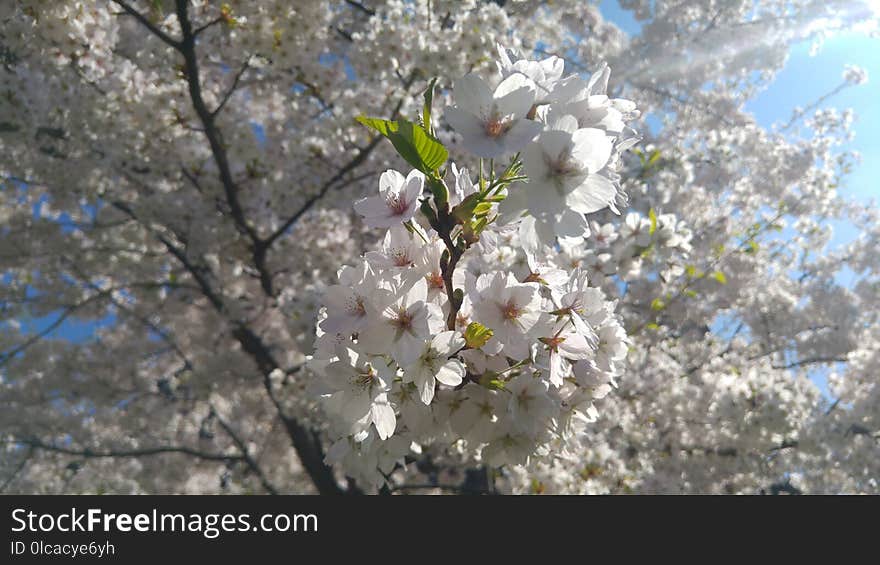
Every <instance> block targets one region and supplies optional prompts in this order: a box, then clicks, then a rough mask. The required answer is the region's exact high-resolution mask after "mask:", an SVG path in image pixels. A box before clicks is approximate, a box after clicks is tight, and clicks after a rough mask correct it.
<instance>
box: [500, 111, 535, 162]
mask: <svg viewBox="0 0 880 565" xmlns="http://www.w3.org/2000/svg"><path fill="white" fill-rule="evenodd" d="M543 128H544V125H543V124H541V122H536V121H534V120H526V119H522V120H517V121H516V123H515V124H513V127H511V128H510V130H508V131H507V133H505V134H504V135H503V136H502V137H501V139H502V141H503V143H504V147H503V148H502V149H501V153H499V155H506V154H509V153H516V152H517V151H520V150H522V149H523V148H524V147H525V146H526V145H528V143H529V142H530V141H531V140H533V139H535V136H536V135H538V134H539V133H541V130H542V129H543ZM499 155H495V156H496V157H497V156H499Z"/></svg>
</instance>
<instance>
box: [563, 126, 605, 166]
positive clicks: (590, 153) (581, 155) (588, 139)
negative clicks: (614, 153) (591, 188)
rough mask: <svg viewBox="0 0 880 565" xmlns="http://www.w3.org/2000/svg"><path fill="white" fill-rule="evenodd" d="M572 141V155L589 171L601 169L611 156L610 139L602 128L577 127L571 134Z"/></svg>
mask: <svg viewBox="0 0 880 565" xmlns="http://www.w3.org/2000/svg"><path fill="white" fill-rule="evenodd" d="M572 141H573V142H574V150H573V151H572V157H574V158H575V159H577V160H578V161H580V162H581V163H583V164H584V166H585V167H586V168H587V170H588V171H589V172H590V173H596V172H599V171H601V170H602V168H603V167H604V166H605V164H606V163H608V159H610V158H611V149H612V145H611V140H610V139H609V138H608V136H607V135H605V132H603V131H602V130H598V129H593V128H584V129H579V130H578V131H576V132H574V134H572Z"/></svg>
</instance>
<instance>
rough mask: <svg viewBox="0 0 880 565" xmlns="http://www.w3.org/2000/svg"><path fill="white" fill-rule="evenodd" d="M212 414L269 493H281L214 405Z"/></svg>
mask: <svg viewBox="0 0 880 565" xmlns="http://www.w3.org/2000/svg"><path fill="white" fill-rule="evenodd" d="M211 414H213V415H214V417H215V418H217V423H218V424H220V427H221V428H223V431H224V432H226V435H228V436H229V439H231V440H232V442H233V443H234V444H235V446H236V447H237V448H238V450H239V451H240V452H241V456H242V458H243V459H244V462H245V463H247V466H248V467H250V469H251V470H252V471H253V472H254V473H256V475H257V478H259V479H260V484H261V485H263V488H264V489H266V492H268V493H269V494H279V493H278V489H277V488H275V486H274V485H273V484H272V482H271V481H270V480H269V478H268V477H267V476H266V474H265V473H264V472H263V469H262V468H261V467H260V465H259V464H258V463H257V461H256V459H254V458H253V457H252V456H251V454H250V452H249V450H248V448H247V445H245V443H244V441H242V439H241V438H240V437H239V436H238V434H236V433H235V430H233V429H232V427H231V426H230V425H229V424H228V423H227V422H226V421H225V420H223V418H221V417H220V415H219V414H218V413H217V411H216V410H215V409H214V407H213V406H212V407H211Z"/></svg>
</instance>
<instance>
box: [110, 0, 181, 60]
mask: <svg viewBox="0 0 880 565" xmlns="http://www.w3.org/2000/svg"><path fill="white" fill-rule="evenodd" d="M113 3H115V4H116V5H117V6H119V7H120V8H122V9H123V10H125V13H127V14H128V15H130V16H132V17H133V18H134V19H136V20H137V21H138V22H140V24H141V25H142V26H144V27H145V28H147V29H148V30H150V33H152V34H153V35H155V36H156V37H158V38H159V39H161V40H162V41H164V42H165V43H166V44H168V45H169V46H171V47H174V48H175V49H180V47H181V43H180V42H179V41H177V40H175V39H172V38H171V36H169V35H168V34H167V33H165V32H164V31H162V30H161V29H159V28H158V27H156V25H155V24H153V22H151V21H150V20H149V19H148V18H147V17H146V16H144V15H143V14H141V13H140V12H138V11H137V10H135V9H134V8H132V7H131V6H129V5H128V3H127V2H123V1H122V0H113Z"/></svg>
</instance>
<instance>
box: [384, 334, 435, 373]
mask: <svg viewBox="0 0 880 565" xmlns="http://www.w3.org/2000/svg"><path fill="white" fill-rule="evenodd" d="M388 345H389V342H386V344H385V348H386V350H387V348H388ZM390 345H391V356H392V357H394V360H395V361H397V364H398V365H400V366H401V367H409V366H410V365H412V364H413V363H415V362H416V361H418V359H419V355H421V353H422V350H423V348H424V345H425V340H423V339H422V338H420V337H417V336H414V335H412V334H411V333H409V332H403V333H402V334H401V335H400V337H399V338H398V339H397V340H396V341H394V342H393V343H391V344H390Z"/></svg>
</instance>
